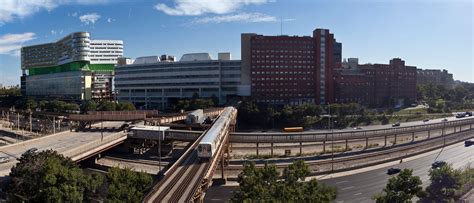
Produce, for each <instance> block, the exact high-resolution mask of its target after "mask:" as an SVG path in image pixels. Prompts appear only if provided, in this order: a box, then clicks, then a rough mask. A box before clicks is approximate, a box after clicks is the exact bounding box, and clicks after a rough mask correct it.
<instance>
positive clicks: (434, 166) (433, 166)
mask: <svg viewBox="0 0 474 203" xmlns="http://www.w3.org/2000/svg"><path fill="white" fill-rule="evenodd" d="M444 165H446V162H444V161H435V162H434V163H433V164H431V168H433V169H435V168H440V167H442V166H444Z"/></svg>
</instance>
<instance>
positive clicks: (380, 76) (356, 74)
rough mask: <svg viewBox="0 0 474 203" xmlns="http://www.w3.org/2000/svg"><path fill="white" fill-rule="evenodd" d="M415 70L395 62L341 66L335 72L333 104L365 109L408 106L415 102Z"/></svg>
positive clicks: (351, 61) (396, 60)
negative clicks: (360, 106)
mask: <svg viewBox="0 0 474 203" xmlns="http://www.w3.org/2000/svg"><path fill="white" fill-rule="evenodd" d="M416 83H417V69H416V67H414V66H406V65H405V61H403V60H401V59H399V58H394V59H392V60H390V63H389V64H358V59H349V61H348V62H346V61H345V62H343V63H342V67H341V68H338V69H335V71H334V85H335V94H336V95H335V101H336V102H337V103H351V102H356V103H361V104H367V105H374V106H380V105H387V106H388V105H393V106H400V105H403V104H411V103H410V102H413V101H415V99H416Z"/></svg>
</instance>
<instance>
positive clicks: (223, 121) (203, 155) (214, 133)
mask: <svg viewBox="0 0 474 203" xmlns="http://www.w3.org/2000/svg"><path fill="white" fill-rule="evenodd" d="M233 111H234V107H226V108H225V109H224V112H222V115H221V116H220V117H219V118H217V120H216V121H215V123H214V125H212V127H211V128H210V129H209V130H208V131H207V133H206V134H205V135H204V137H203V138H202V140H201V141H200V142H199V145H198V147H197V155H198V157H199V158H200V159H211V158H212V157H213V156H214V154H215V152H216V150H217V146H219V144H220V142H221V141H222V135H223V134H224V130H225V129H224V128H225V126H227V125H229V123H230V115H231V113H232V112H233Z"/></svg>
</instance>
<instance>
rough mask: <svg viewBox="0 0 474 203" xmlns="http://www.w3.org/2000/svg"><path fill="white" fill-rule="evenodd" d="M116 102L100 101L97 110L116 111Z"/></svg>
mask: <svg viewBox="0 0 474 203" xmlns="http://www.w3.org/2000/svg"><path fill="white" fill-rule="evenodd" d="M116 108H117V107H116V104H115V102H111V101H105V100H103V101H100V102H99V106H98V107H97V111H115V109H116Z"/></svg>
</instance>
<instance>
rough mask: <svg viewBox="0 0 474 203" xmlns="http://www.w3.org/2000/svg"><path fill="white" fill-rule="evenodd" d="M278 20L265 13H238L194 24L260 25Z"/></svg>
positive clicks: (208, 18)
mask: <svg viewBox="0 0 474 203" xmlns="http://www.w3.org/2000/svg"><path fill="white" fill-rule="evenodd" d="M275 21H277V18H275V17H274V16H270V15H266V14H263V13H238V14H230V15H221V16H213V17H204V18H199V19H197V20H194V21H192V23H194V24H205V23H228V22H242V23H259V22H275Z"/></svg>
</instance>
